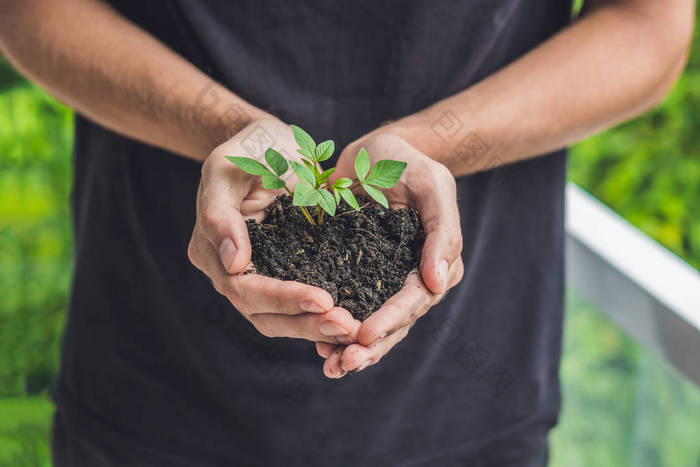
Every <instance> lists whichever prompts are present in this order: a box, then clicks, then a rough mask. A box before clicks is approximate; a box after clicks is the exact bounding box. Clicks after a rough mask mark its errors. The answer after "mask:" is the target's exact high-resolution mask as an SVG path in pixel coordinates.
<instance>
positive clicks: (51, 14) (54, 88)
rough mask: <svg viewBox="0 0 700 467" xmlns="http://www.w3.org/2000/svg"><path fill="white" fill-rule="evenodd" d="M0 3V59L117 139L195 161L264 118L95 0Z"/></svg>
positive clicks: (253, 108)
mask: <svg viewBox="0 0 700 467" xmlns="http://www.w3.org/2000/svg"><path fill="white" fill-rule="evenodd" d="M0 6H1V7H2V10H3V11H2V15H0V51H1V52H2V53H3V55H5V56H6V57H7V58H8V60H10V61H11V62H12V63H13V64H14V65H15V66H16V67H17V68H18V69H20V70H21V71H22V72H23V73H24V74H26V75H27V76H28V77H29V78H31V79H32V80H34V81H36V82H38V83H39V84H41V85H42V86H43V87H44V88H46V89H47V90H48V91H49V92H50V93H52V94H53V95H54V96H56V97H57V98H58V99H60V100H62V101H63V102H65V103H66V104H68V105H69V106H71V107H73V108H75V109H76V110H77V111H78V112H80V113H82V114H84V115H85V116H87V117H89V118H91V119H92V120H94V121H96V122H98V123H100V124H101V125H103V126H105V127H107V128H110V129H112V130H114V131H116V132H118V133H121V134H124V135H127V136H129V137H132V138H135V139H138V140H140V141H143V142H145V143H148V144H151V145H154V146H158V147H161V148H164V149H167V150H170V151H172V152H175V153H177V154H180V155H183V156H186V157H190V158H192V159H196V160H203V159H204V158H205V157H206V156H207V154H209V152H210V151H211V150H212V149H213V148H214V147H215V146H217V145H218V144H220V143H221V142H223V141H225V140H226V139H228V138H229V137H230V136H232V135H233V134H235V133H236V132H237V131H238V130H240V129H241V128H243V127H244V126H245V125H247V124H248V123H250V121H251V120H253V119H255V118H260V117H262V116H265V113H264V112H262V111H261V110H259V109H256V108H255V107H253V106H251V105H250V104H248V103H246V102H245V101H243V100H242V99H240V98H238V97H237V96H235V95H234V94H233V93H231V92H230V91H228V90H226V89H225V88H223V87H222V86H220V85H218V84H216V83H213V82H212V81H211V79H210V78H209V77H207V76H206V75H205V74H203V73H202V72H200V71H199V70H198V69H197V68H196V67H194V66H193V65H192V64H190V63H189V62H187V61H186V60H184V59H183V58H182V57H180V56H179V55H177V54H176V53H174V52H173V51H172V50H170V49H169V48H167V47H166V46H165V45H164V44H162V43H161V42H159V41H158V40H156V39H155V38H154V37H152V36H150V35H149V34H148V33H146V32H145V31H143V30H142V29H140V28H139V27H137V26H136V25H134V24H132V23H131V22H129V21H127V20H126V19H124V18H123V17H122V16H120V15H119V14H118V13H117V12H116V11H114V10H113V9H112V8H111V7H109V6H108V5H106V4H104V3H102V2H100V1H98V0H62V1H60V2H57V1H54V0H33V1H26V0H21V1H12V0H11V1H5V2H0ZM214 96H215V97H214ZM214 99H215V100H214ZM214 104H215V105H214Z"/></svg>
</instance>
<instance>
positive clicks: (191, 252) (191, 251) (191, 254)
mask: <svg viewBox="0 0 700 467" xmlns="http://www.w3.org/2000/svg"><path fill="white" fill-rule="evenodd" d="M187 258H188V259H189V260H190V263H192V264H193V265H194V266H196V267H197V268H199V269H201V267H200V264H199V259H198V258H197V247H196V246H195V241H194V238H192V239H190V243H189V244H188V245H187Z"/></svg>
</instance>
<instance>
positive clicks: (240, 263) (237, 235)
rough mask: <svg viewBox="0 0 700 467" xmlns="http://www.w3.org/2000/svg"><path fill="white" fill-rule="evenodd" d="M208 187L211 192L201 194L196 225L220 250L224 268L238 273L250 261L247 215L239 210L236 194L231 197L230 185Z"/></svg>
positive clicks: (231, 272) (218, 251)
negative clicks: (218, 187)
mask: <svg viewBox="0 0 700 467" xmlns="http://www.w3.org/2000/svg"><path fill="white" fill-rule="evenodd" d="M212 188H213V187H212ZM207 191H208V192H212V193H206V194H204V196H201V195H200V198H199V199H200V203H199V204H200V206H199V209H198V214H197V226H196V228H198V229H199V230H200V231H201V233H202V235H203V236H204V238H206V239H207V240H208V241H209V243H211V245H212V246H213V247H214V249H215V250H216V251H217V253H218V255H219V260H220V261H221V265H222V266H223V268H224V270H226V272H228V273H229V274H237V273H239V272H242V271H243V270H244V269H245V268H246V266H248V263H250V255H251V247H250V239H249V238H248V228H247V227H246V224H245V219H244V218H243V215H241V212H240V211H239V210H238V207H237V205H238V203H236V202H235V197H233V196H231V197H230V198H229V196H228V195H230V194H231V193H230V191H229V190H227V187H223V189H222V190H220V191H214V190H207ZM200 192H201V186H200Z"/></svg>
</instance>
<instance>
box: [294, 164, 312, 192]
mask: <svg viewBox="0 0 700 467" xmlns="http://www.w3.org/2000/svg"><path fill="white" fill-rule="evenodd" d="M290 164H292V170H293V171H294V173H295V174H297V177H299V180H301V181H302V182H305V183H308V184H309V185H311V186H312V187H315V186H316V177H314V173H313V172H312V171H311V170H309V168H308V167H305V166H303V165H301V164H300V163H298V162H296V161H290Z"/></svg>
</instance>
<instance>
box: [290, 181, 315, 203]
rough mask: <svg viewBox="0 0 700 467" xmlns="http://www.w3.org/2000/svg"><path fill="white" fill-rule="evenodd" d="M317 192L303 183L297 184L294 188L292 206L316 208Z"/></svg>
mask: <svg viewBox="0 0 700 467" xmlns="http://www.w3.org/2000/svg"><path fill="white" fill-rule="evenodd" d="M318 196H319V195H318V192H317V191H316V189H314V188H313V187H310V186H309V185H307V184H305V183H301V182H299V183H297V184H296V185H295V186H294V197H293V198H292V204H294V206H316V205H317V204H318Z"/></svg>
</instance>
